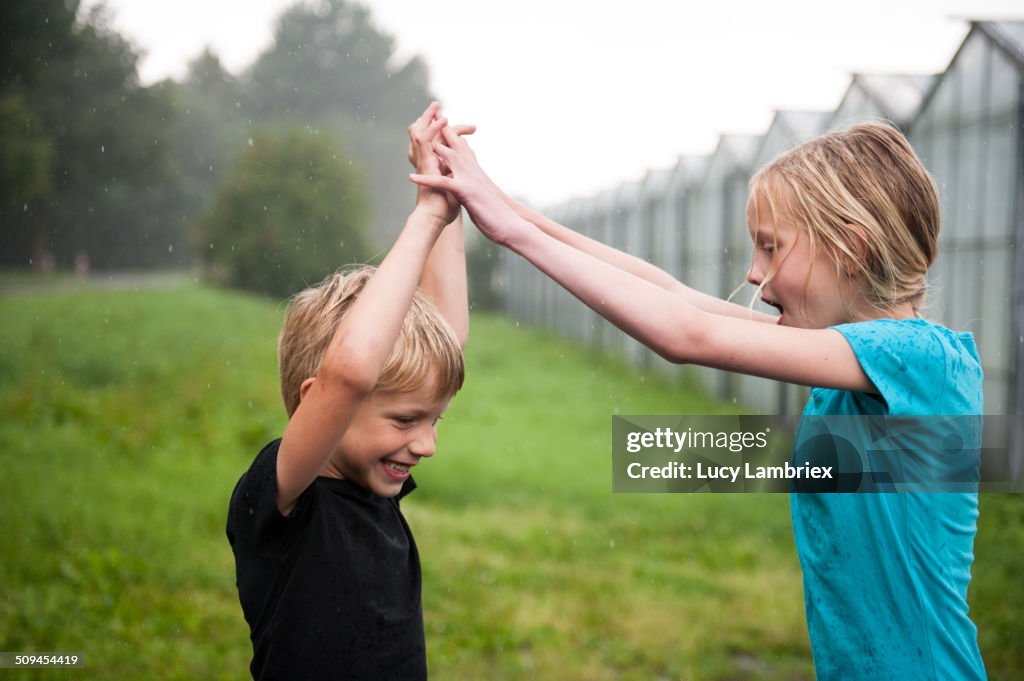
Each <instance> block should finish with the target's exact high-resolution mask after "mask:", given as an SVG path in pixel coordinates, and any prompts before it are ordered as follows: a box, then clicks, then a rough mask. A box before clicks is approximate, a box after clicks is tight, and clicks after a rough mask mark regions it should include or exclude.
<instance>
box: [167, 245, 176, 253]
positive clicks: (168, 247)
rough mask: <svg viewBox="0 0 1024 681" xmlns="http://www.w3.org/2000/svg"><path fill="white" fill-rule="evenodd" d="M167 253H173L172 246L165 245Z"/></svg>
mask: <svg viewBox="0 0 1024 681" xmlns="http://www.w3.org/2000/svg"><path fill="white" fill-rule="evenodd" d="M167 252H168V253H174V244H167Z"/></svg>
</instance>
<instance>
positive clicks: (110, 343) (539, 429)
mask: <svg viewBox="0 0 1024 681" xmlns="http://www.w3.org/2000/svg"><path fill="white" fill-rule="evenodd" d="M282 311H283V310H282V308H280V307H279V306H275V305H273V304H271V303H268V302H266V301H264V300H260V299H256V298H251V297H247V296H242V295H238V294H231V293H224V292H219V291H212V290H208V289H203V288H200V287H198V286H193V285H177V286H175V287H173V288H171V289H169V290H165V291H102V292H97V291H82V292H61V293H54V294H49V295H26V296H21V297H18V296H15V297H6V298H0V319H2V320H3V324H2V325H0V441H2V442H3V446H2V449H0V482H2V488H3V493H2V494H0V512H2V514H3V517H4V518H5V519H6V520H7V528H6V531H4V532H2V533H0V585H2V589H3V591H2V594H3V597H2V599H0V650H4V651H30V650H32V651H78V652H83V653H85V655H86V656H87V660H88V664H89V667H88V668H87V669H82V670H73V671H72V670H65V671H63V672H54V671H49V670H45V671H43V670H35V671H32V670H22V671H20V672H15V671H10V670H4V671H0V678H7V677H8V676H10V677H12V678H14V677H17V678H40V679H51V678H62V679H64V678H69V679H70V678H88V679H104V680H106V679H239V678H246V675H247V665H248V660H249V656H250V652H251V648H250V646H249V641H248V629H247V627H246V624H245V622H244V620H243V619H242V615H241V610H240V608H239V606H238V602H237V596H236V593H235V587H234V564H233V561H232V557H231V551H230V548H229V546H228V544H227V541H226V539H225V537H224V520H225V511H226V506H227V500H228V496H229V494H230V492H231V489H232V487H233V485H234V483H235V481H236V479H237V478H238V476H239V475H240V474H241V472H242V471H243V470H244V469H245V468H246V466H247V465H248V463H249V462H250V461H251V459H252V457H253V456H254V455H255V454H256V452H257V451H258V450H259V448H260V447H261V446H262V445H263V444H264V443H265V442H267V441H268V440H270V439H272V438H273V437H276V436H277V435H278V434H279V433H280V431H281V429H282V427H283V425H284V413H283V409H282V408H281V406H280V398H279V396H278V394H277V381H276V370H275V367H276V360H275V352H274V340H275V336H276V332H277V328H278V325H279V323H280V318H281V313H282ZM467 371H468V380H467V385H466V388H465V389H464V391H463V392H462V393H461V394H460V395H459V396H458V397H457V398H456V400H455V401H454V402H453V404H452V408H451V409H450V411H449V413H448V415H447V416H446V418H445V421H444V422H443V423H442V425H441V427H440V445H439V449H438V454H437V456H435V457H434V458H433V459H432V460H431V461H429V462H427V464H426V465H424V466H423V467H422V468H419V469H417V470H418V471H422V472H419V473H417V480H418V481H419V483H420V489H419V490H417V492H416V493H415V494H413V495H412V496H411V497H409V499H408V500H407V501H406V502H405V503H403V508H404V509H405V512H406V515H407V517H408V519H409V522H410V524H411V525H412V527H413V531H414V532H415V534H416V537H417V542H418V544H419V547H420V553H421V556H422V560H423V568H424V599H425V601H424V605H425V616H426V626H427V646H428V655H429V663H430V668H431V676H432V678H434V679H459V680H462V679H541V680H547V679H550V680H556V679H557V680H560V681H561V680H567V679H588V680H601V679H714V680H725V679H787V680H790V679H809V678H813V670H812V667H811V664H810V649H809V645H808V641H807V634H806V629H805V622H804V615H803V602H802V593H801V586H800V573H799V566H798V563H797V559H796V556H795V554H794V549H793V542H792V536H791V530H790V528H789V512H788V500H787V499H786V497H785V495H612V494H611V493H610V489H611V479H610V478H611V474H610V454H609V445H608V443H609V436H610V426H611V424H610V418H609V416H610V415H611V414H614V413H624V414H628V413H708V412H713V411H720V410H722V409H723V407H721V406H720V405H715V404H713V403H711V402H710V401H708V400H707V399H706V398H704V397H702V396H701V395H700V393H699V391H696V390H694V389H692V388H689V387H686V386H678V385H676V386H672V385H668V384H666V383H664V382H662V381H659V380H656V379H655V378H653V377H651V376H644V375H641V374H639V373H637V372H636V371H634V370H632V369H631V368H628V367H626V366H624V365H622V364H620V363H618V362H615V361H611V360H608V359H605V358H602V357H599V356H596V355H593V354H591V353H588V352H587V351H583V350H580V349H578V348H576V347H573V346H571V345H569V344H567V343H564V342H561V341H558V340H556V339H553V338H551V337H549V336H546V335H544V334H541V333H538V332H536V331H529V330H525V329H520V328H517V327H516V326H515V325H514V324H513V323H509V322H507V321H503V320H501V319H497V318H489V317H476V318H475V319H474V324H473V330H472V337H471V341H470V346H469V348H468V350H467ZM1022 549H1024V502H1022V498H1021V497H1020V496H1019V495H1018V496H998V495H985V496H984V497H983V499H982V520H981V531H980V533H979V537H978V543H977V551H976V553H977V562H976V565H975V570H974V574H975V580H974V582H973V584H972V591H971V599H972V612H973V614H974V618H975V621H976V622H977V623H978V625H979V629H980V640H981V644H982V651H983V654H984V655H985V658H986V662H987V664H988V665H989V669H990V674H991V677H992V678H993V679H1011V678H1020V677H1021V676H1022V675H1024V653H1022V652H1021V645H1020V641H1021V640H1022V634H1024V622H1022V613H1024V587H1022V585H1021V581H1020V556H1021V555H1022Z"/></svg>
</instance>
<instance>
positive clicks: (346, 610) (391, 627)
mask: <svg viewBox="0 0 1024 681" xmlns="http://www.w3.org/2000/svg"><path fill="white" fill-rule="evenodd" d="M280 443H281V441H280V440H275V441H274V442H271V443H270V444H268V445H267V446H266V447H265V448H264V449H263V451H261V452H260V453H259V455H258V456H257V457H256V459H255V461H253V463H252V466H251V467H250V468H249V470H248V471H246V473H245V474H244V475H243V476H242V477H241V479H240V480H239V481H238V484H237V485H236V486H235V490H234V492H233V493H232V495H231V503H230V506H229V508H228V522H227V535H228V541H229V542H230V543H231V548H232V551H233V552H234V554H235V568H236V569H235V572H236V579H237V586H238V597H239V600H240V601H241V603H242V611H243V612H244V614H245V619H246V621H247V622H248V623H249V628H250V632H251V633H250V638H251V639H252V645H253V659H252V663H251V665H250V671H251V672H252V676H253V678H254V679H257V680H258V681H263V680H269V679H289V680H294V681H302V680H306V679H311V680H312V679H332V680H334V681H357V680H360V681H361V680H364V679H365V680H367V681H371V680H372V681H386V680H394V681H398V680H399V679H400V680H402V681H409V680H418V679H426V678H427V661H426V646H425V642H424V634H423V607H422V602H421V575H420V561H419V555H418V553H417V551H416V544H415V542H414V541H413V537H412V533H411V532H410V530H409V526H408V525H407V524H406V522H405V518H404V517H403V516H402V513H401V511H400V509H399V499H400V498H401V497H403V496H405V495H406V494H408V493H409V492H410V491H412V489H414V488H415V483H413V481H412V478H409V479H407V480H406V481H405V485H403V487H402V491H401V493H400V494H399V495H398V497H396V498H392V499H386V498H383V497H379V496H377V495H375V494H373V493H372V492H370V491H369V490H366V489H364V488H362V487H359V486H358V485H355V484H352V483H351V482H349V481H348V480H338V479H335V478H326V477H319V478H317V479H316V480H315V481H314V482H313V484H311V485H310V486H309V488H307V489H306V491H305V492H303V494H302V496H301V497H299V501H298V503H297V505H296V507H295V509H294V511H293V512H292V514H291V515H290V516H288V517H285V516H282V515H281V513H280V512H279V511H278V510H277V503H276V497H277V477H276V471H277V452H278V447H279V445H280Z"/></svg>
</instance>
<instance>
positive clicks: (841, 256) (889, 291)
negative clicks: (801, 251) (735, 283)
mask: <svg viewBox="0 0 1024 681" xmlns="http://www.w3.org/2000/svg"><path fill="white" fill-rule="evenodd" d="M750 196H751V197H752V198H753V197H756V196H762V197H764V199H765V200H766V201H767V203H768V205H769V207H770V210H771V212H772V217H773V218H774V219H775V220H776V221H780V220H781V221H790V222H792V223H793V224H795V225H798V226H803V227H805V228H806V229H807V234H808V237H809V239H810V247H811V253H812V256H813V255H816V254H817V253H818V252H819V251H818V249H819V248H820V249H823V250H824V252H825V253H826V254H827V255H828V256H829V257H830V258H831V260H832V261H833V262H834V263H835V264H836V268H837V271H838V272H839V273H840V274H845V275H846V276H847V277H850V278H851V279H853V280H854V281H858V282H859V283H861V285H862V286H861V288H862V290H863V292H864V296H865V298H866V300H867V301H868V302H869V303H871V304H872V305H874V306H875V307H876V308H878V309H880V310H885V309H889V308H892V307H893V306H896V305H899V304H902V303H904V302H907V301H909V302H911V303H912V305H913V308H914V311H915V312H919V311H920V308H921V306H922V305H923V303H924V299H925V295H926V293H927V279H926V274H927V272H928V268H929V267H930V266H931V264H932V263H933V262H934V261H935V258H936V256H937V255H938V237H939V223H940V208H939V194H938V190H937V189H936V187H935V182H934V181H933V180H932V178H931V176H930V175H929V174H928V171H927V170H925V167H924V165H923V164H922V163H921V161H920V159H919V158H918V157H917V155H916V154H915V153H914V150H913V149H912V148H911V147H910V143H909V142H908V141H907V139H906V138H905V137H904V136H903V135H902V134H901V133H900V132H899V131H898V130H896V129H895V128H893V127H891V126H889V125H886V124H884V123H874V122H872V123H862V124H859V125H855V126H853V127H850V128H848V129H846V130H839V131H835V132H830V133H827V134H824V135H821V136H819V137H816V138H814V139H812V140H809V141H807V142H804V143H803V144H800V145H798V146H797V147H795V148H793V149H791V150H789V151H787V152H785V153H783V154H781V155H779V156H778V157H776V158H775V159H774V160H772V161H771V162H770V163H768V164H767V165H765V166H764V167H763V168H761V169H760V170H759V171H758V172H757V173H756V174H755V175H754V177H752V178H751V180H750ZM763 285H764V284H763V282H762V286H763Z"/></svg>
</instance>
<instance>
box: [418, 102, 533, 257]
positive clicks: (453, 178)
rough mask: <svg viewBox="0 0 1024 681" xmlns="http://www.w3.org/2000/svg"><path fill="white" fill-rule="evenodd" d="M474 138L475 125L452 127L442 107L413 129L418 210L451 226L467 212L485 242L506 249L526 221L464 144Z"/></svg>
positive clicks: (428, 112) (434, 105)
mask: <svg viewBox="0 0 1024 681" xmlns="http://www.w3.org/2000/svg"><path fill="white" fill-rule="evenodd" d="M474 132H476V126H475V125H448V119H447V118H445V117H444V116H442V115H441V112H440V105H439V104H438V103H437V102H432V103H431V104H430V106H428V107H427V108H426V110H425V111H424V112H423V114H422V115H421V116H420V117H419V118H418V119H416V121H414V122H413V124H412V125H410V126H409V148H408V151H407V154H408V158H409V162H410V163H411V164H412V166H413V167H414V168H415V169H416V172H415V173H412V174H410V175H409V179H410V180H411V181H412V182H414V183H415V184H416V185H417V194H416V205H417V207H418V208H422V209H423V210H426V211H428V212H429V213H430V214H431V215H433V216H435V217H438V218H441V219H443V220H444V221H445V223H446V224H447V223H449V222H452V221H454V220H455V219H456V218H457V217H458V216H459V208H460V206H464V207H465V208H466V210H467V211H468V212H469V214H470V217H471V218H472V219H473V224H475V225H476V226H477V228H478V229H479V230H480V231H481V232H482V233H483V234H484V236H486V237H487V238H488V239H490V240H492V241H495V242H497V243H501V244H507V242H508V239H509V237H510V236H511V232H510V230H511V229H512V228H513V227H514V226H515V225H516V223H518V222H521V220H520V219H519V218H518V216H517V215H516V214H515V212H514V211H513V210H512V208H511V206H509V205H508V203H507V202H506V200H505V195H504V193H503V192H502V191H501V190H500V189H499V188H498V186H497V185H496V184H494V182H493V181H492V180H491V178H490V177H488V176H487V174H486V173H485V172H484V171H483V169H482V168H481V167H480V164H479V163H478V162H477V159H476V154H474V153H473V150H472V149H471V148H470V146H469V144H468V142H467V141H466V140H465V139H464V136H466V135H471V134H472V133H474Z"/></svg>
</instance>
